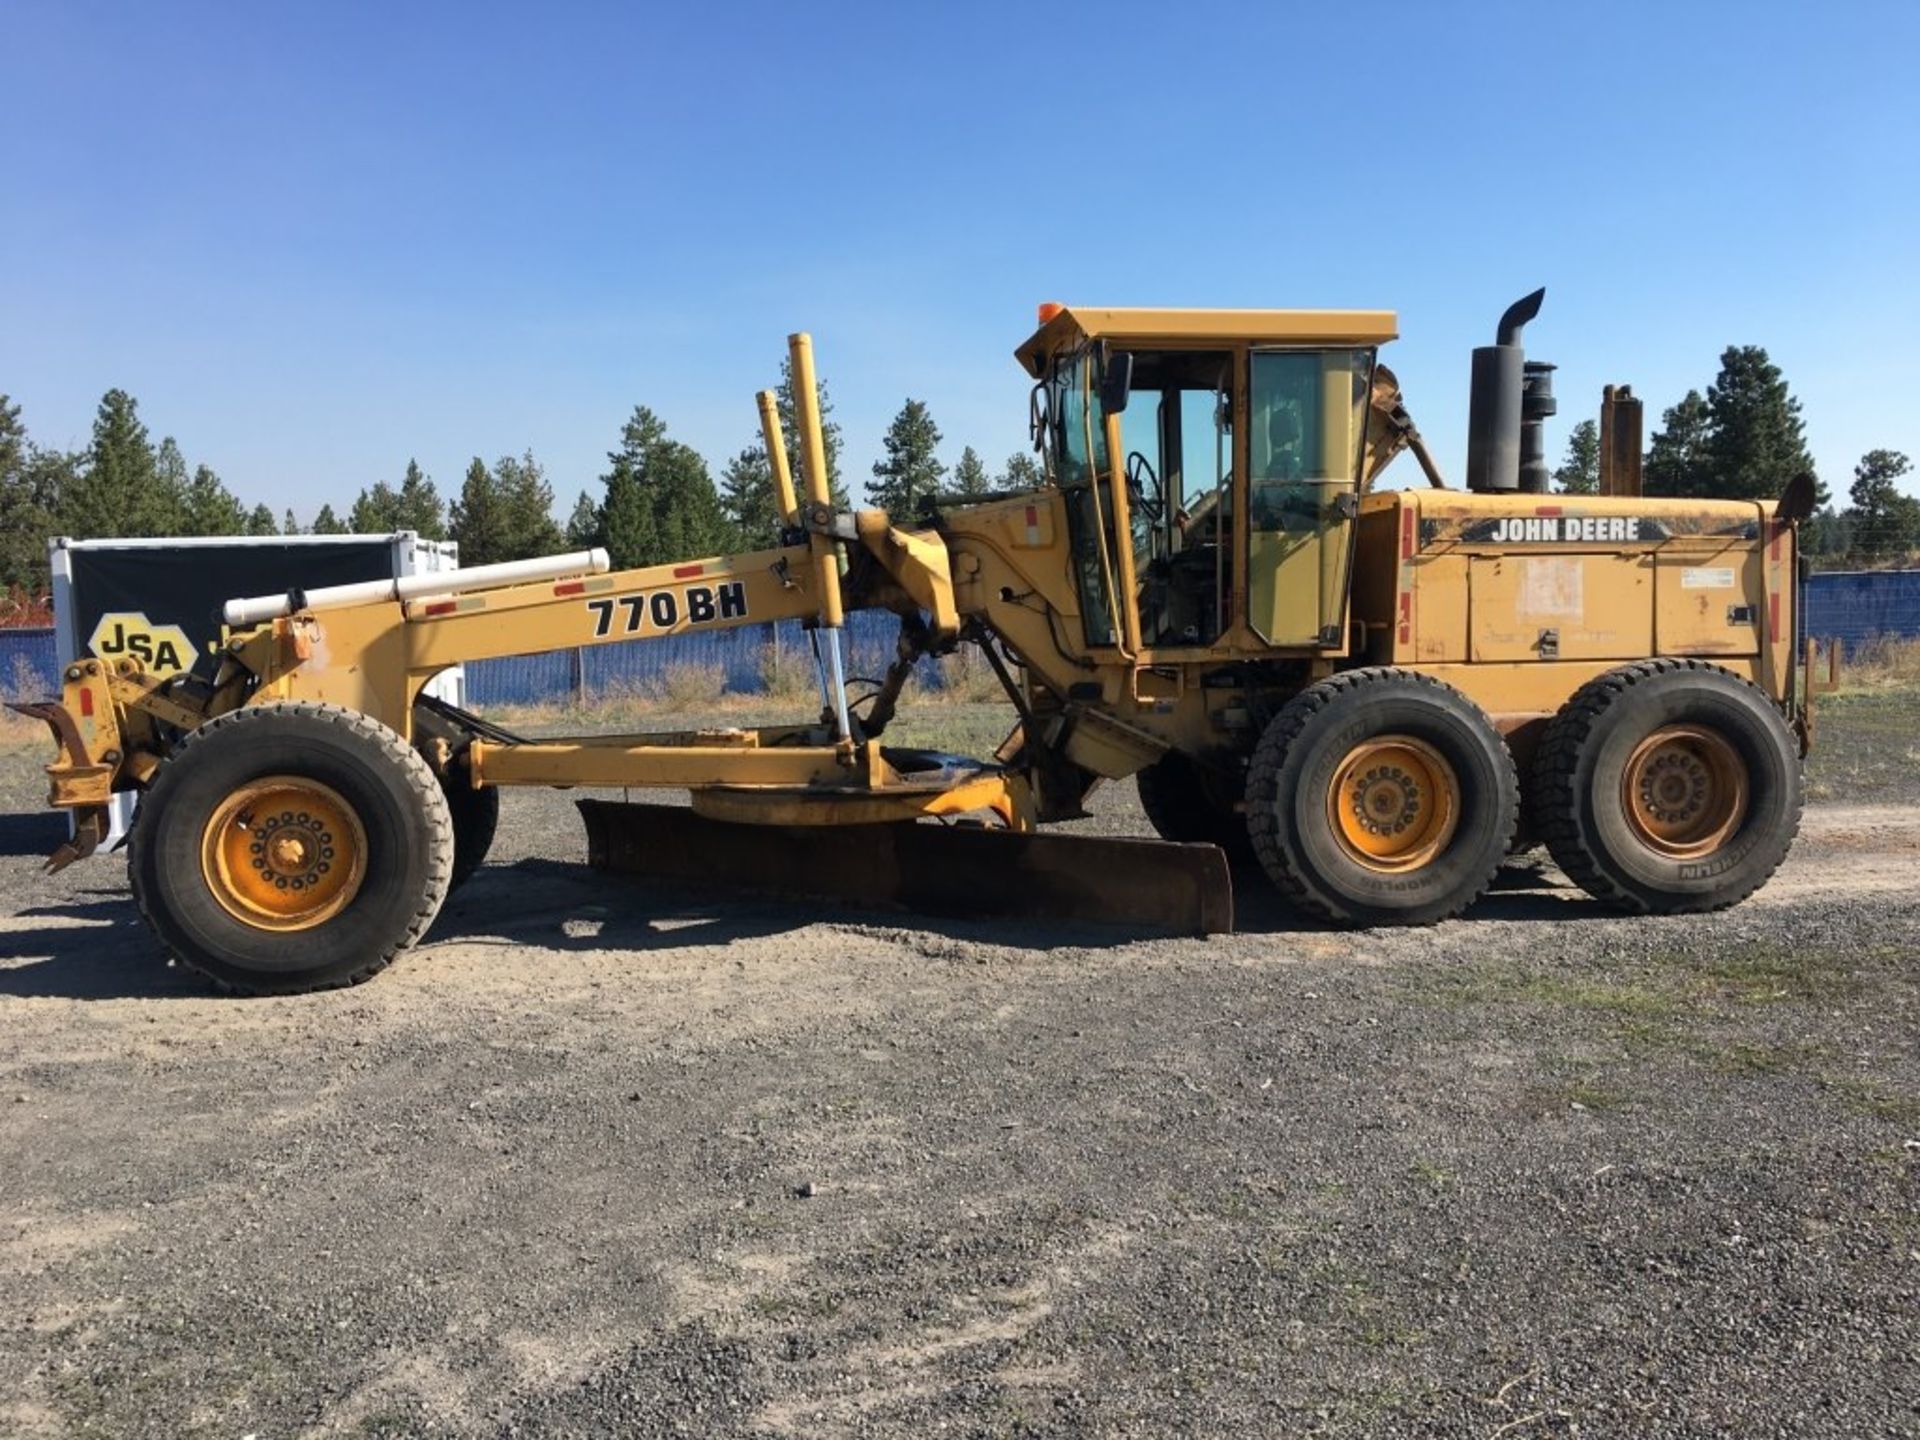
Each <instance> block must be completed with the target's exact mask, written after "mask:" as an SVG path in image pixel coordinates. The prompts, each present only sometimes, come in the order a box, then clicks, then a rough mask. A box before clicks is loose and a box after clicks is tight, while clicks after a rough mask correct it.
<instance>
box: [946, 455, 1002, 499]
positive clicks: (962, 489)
mask: <svg viewBox="0 0 1920 1440" xmlns="http://www.w3.org/2000/svg"><path fill="white" fill-rule="evenodd" d="M952 488H953V493H954V494H956V495H960V496H963V497H964V498H966V499H969V500H978V499H980V498H981V497H982V496H984V495H990V494H992V493H993V486H992V485H991V484H990V483H989V482H988V480H987V467H986V466H984V465H982V464H981V463H980V457H979V456H978V455H977V454H975V453H974V449H973V447H972V446H971V445H969V446H967V447H966V448H965V449H964V450H962V451H961V452H960V459H959V461H958V463H956V464H955V465H954V467H953V487H952Z"/></svg>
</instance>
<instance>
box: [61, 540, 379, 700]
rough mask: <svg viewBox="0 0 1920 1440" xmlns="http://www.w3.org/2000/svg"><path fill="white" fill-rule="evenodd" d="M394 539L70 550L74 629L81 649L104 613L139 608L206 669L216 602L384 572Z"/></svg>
mask: <svg viewBox="0 0 1920 1440" xmlns="http://www.w3.org/2000/svg"><path fill="white" fill-rule="evenodd" d="M395 543H396V542H395V541H394V540H393V539H391V538H390V537H387V536H371V535H370V536H367V537H366V538H364V539H354V540H340V541H329V542H327V543H326V544H321V545H316V544H311V543H307V544H302V543H298V542H291V541H274V540H235V541H234V542H233V543H232V544H218V545H143V546H139V547H127V548H124V549H123V548H120V547H117V546H116V547H103V548H97V549H96V548H91V547H89V548H87V549H75V550H70V551H68V552H67V553H68V556H69V560H70V563H71V565H72V575H73V594H72V600H71V602H70V604H71V608H72V610H73V623H74V630H73V634H74V635H75V636H76V637H77V639H78V641H79V645H80V648H81V649H82V650H85V649H86V646H87V640H88V637H89V636H91V635H92V634H93V628H94V626H95V625H97V624H98V623H99V622H100V617H101V616H102V615H111V614H115V613H118V612H121V611H140V612H142V613H144V614H145V615H146V617H147V619H148V620H150V621H151V622H153V624H155V625H168V624H172V625H178V626H179V627H180V628H181V629H183V630H185V631H186V632H187V635H188V637H189V638H190V639H192V641H193V642H194V649H195V651H196V652H197V654H198V656H199V659H198V661H197V663H196V665H195V668H196V669H197V670H199V672H200V673H201V674H203V675H204V674H207V673H208V672H209V669H210V665H209V662H208V658H207V647H208V646H209V645H211V644H216V643H218V641H219V639H220V625H221V619H220V609H221V607H222V606H223V605H225V604H226V602H227V601H229V600H232V599H236V598H238V597H240V596H243V595H272V594H276V593H278V592H281V591H284V590H289V589H295V588H298V589H301V590H314V589H318V588H319V587H320V586H322V585H347V584H351V583H353V582H356V581H360V580H386V579H390V578H392V576H393V573H394V546H395Z"/></svg>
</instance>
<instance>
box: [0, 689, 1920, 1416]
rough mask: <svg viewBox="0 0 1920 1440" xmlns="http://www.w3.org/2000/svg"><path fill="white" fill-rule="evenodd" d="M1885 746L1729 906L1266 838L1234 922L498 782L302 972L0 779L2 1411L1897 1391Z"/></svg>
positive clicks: (1897, 1001)
mask: <svg viewBox="0 0 1920 1440" xmlns="http://www.w3.org/2000/svg"><path fill="white" fill-rule="evenodd" d="M1908 705H1909V708H1908V709H1907V711H1906V714H1907V715H1908V716H1909V719H1908V721H1907V722H1906V723H1904V724H1899V725H1892V724H1889V725H1888V726H1887V727H1885V728H1886V729H1887V737H1886V738H1883V739H1880V740H1876V741H1875V742H1874V743H1875V744H1876V745H1879V746H1882V747H1883V748H1884V747H1885V746H1888V745H1892V746H1896V747H1897V746H1901V745H1904V746H1907V747H1911V745H1912V743H1913V742H1912V738H1911V735H1912V730H1911V723H1910V716H1911V714H1912V709H1911V708H1910V706H1911V702H1910V701H1909V702H1908ZM1862 713H1867V712H1862ZM1871 714H1872V716H1873V717H1875V724H1879V723H1880V722H1881V721H1882V720H1884V719H1885V718H1886V717H1885V716H1883V715H1881V714H1880V712H1879V711H1873V712H1871ZM943 723H948V724H949V725H951V724H952V723H954V722H951V721H948V722H943ZM1835 723H1836V724H1837V725H1838V726H1839V728H1840V733H1842V734H1843V735H1844V734H1845V733H1846V728H1845V727H1846V722H1845V720H1844V715H1842V718H1841V719H1840V720H1837V721H1836V722H1835ZM963 728H964V727H963ZM1871 728H1872V727H1871V726H1868V727H1864V729H1863V731H1862V733H1864V731H1865V729H1871ZM1880 753H1881V752H1880V751H1878V750H1876V751H1875V752H1874V756H1869V757H1867V758H1865V759H1862V758H1861V756H1859V755H1857V754H1856V755H1853V756H1851V758H1848V757H1845V756H1843V758H1848V764H1847V765H1846V766H1840V765H1838V764H1837V763H1836V764H1829V765H1828V768H1827V769H1826V770H1820V769H1816V772H1815V780H1816V783H1817V785H1818V786H1820V787H1821V789H1820V793H1822V794H1824V795H1826V796H1827V798H1826V799H1824V800H1823V801H1821V802H1820V803H1818V804H1816V805H1815V806H1814V807H1813V808H1811V809H1810V810H1809V812H1808V817H1807V824H1806V830H1805V835H1804V838H1803V840H1802V842H1801V843H1800V845H1799V846H1798V847H1797V848H1796V851H1795V853H1794V856H1793V858H1792V859H1791V860H1790V862H1789V864H1788V866H1787V868H1786V869H1785V870H1784V871H1783V872H1782V873H1781V875H1780V876H1779V877H1777V879H1776V881H1775V883H1774V884H1773V885H1772V886H1770V887H1769V888H1768V889H1767V890H1766V891H1764V892H1763V893H1762V894H1761V895H1760V896H1759V897H1757V898H1756V899H1755V900H1753V901H1751V902H1749V903H1748V904H1747V905H1744V906H1742V907H1740V908H1739V909H1737V910H1734V911H1732V912H1730V913H1727V914H1724V915H1719V916H1711V917H1705V918H1700V919H1690V920H1661V921H1635V920H1626V919H1621V918H1617V917H1613V916H1611V915H1609V914H1608V913H1606V912H1604V911H1602V910H1600V909H1598V908H1597V907H1596V906H1594V905H1593V904H1592V903H1591V902H1588V901H1586V900H1585V899H1583V898H1582V897H1581V896H1579V895H1578V893H1577V892H1574V891H1571V890H1570V889H1569V888H1568V887H1567V886H1566V885H1565V883H1564V881H1563V880H1562V879H1561V877H1559V876H1558V874H1557V872H1555V871H1553V870H1552V869H1551V868H1550V867H1547V866H1545V865H1544V864H1542V863H1539V862H1538V861H1532V862H1527V863H1522V864H1520V865H1517V866H1515V867H1514V868H1513V869H1511V870H1509V871H1508V872H1507V873H1506V874H1505V875H1504V876H1503V879H1502V883H1501V887H1500V891H1499V893H1498V894H1496V895H1494V896H1492V897H1490V898H1489V899H1488V900H1486V901H1485V902H1483V903H1482V904H1481V906H1479V907H1478V908H1477V910H1476V911H1475V913H1474V914H1473V916H1472V917H1471V918H1470V919H1469V920H1467V921H1462V922H1455V923H1450V924H1446V925H1442V926H1439V927H1437V928H1434V929H1432V930H1424V931H1415V932H1389V933H1376V934H1366V935H1349V934H1342V933H1336V932H1331V931H1326V930H1320V929H1315V928H1311V927H1303V926H1301V925H1300V924H1299V923H1298V922H1297V921H1296V920H1294V919H1293V918H1292V917H1290V916H1289V915H1288V914H1287V913H1286V912H1285V911H1283V910H1282V909H1280V908H1279V907H1278V906H1277V905H1275V904H1273V903H1272V902H1268V901H1263V900H1262V899H1261V898H1260V896H1259V893H1258V891H1259V885H1258V881H1257V879H1256V878H1254V877H1243V881H1242V884H1241V887H1240V888H1241V896H1242V904H1241V910H1242V918H1243V922H1244V924H1245V926H1246V928H1245V929H1244V930H1243V932H1242V933H1240V934H1237V935H1234V936H1230V937H1218V938H1215V939H1213V940H1210V941H1200V940H1177V941H1169V940H1152V941H1149V940H1138V939H1129V938H1126V937H1121V936H1115V935H1112V934H1108V933H1103V932H1100V931H1098V930H1095V929H1072V928H1067V927H1046V926H1032V925H1029V926H1022V927H1018V928H1002V927H995V926H991V925H982V924H962V923H946V922H937V923H929V922H925V921H920V920H910V919H906V918H903V917H898V916H875V915H871V914H861V913H858V912H853V911H827V912H822V911H821V910H819V909H818V908H817V907H815V908H813V909H803V908H796V907H792V906H786V905H777V904H771V903H767V902H754V901H746V902H740V901H735V902H731V903H724V904H723V903H720V902H717V901H712V900H698V899H695V900H689V899H688V898H687V897H685V896H682V895H674V894H669V893H663V892H662V891H661V890H659V889H657V888H655V887H649V886H646V885H643V884H638V883H635V882H631V881H614V882H606V881H603V880H601V879H599V878H598V877H594V876H592V875H590V874H589V873H588V872H586V871H584V870H583V869H582V868H580V867H579V865H578V863H577V858H578V857H579V855H580V854H581V851H582V844H581V840H580V837H579V834H578V828H577V822H576V820H575V818H574V816H573V815H572V812H571V806H570V804H569V803H568V799H567V797H564V796H560V795H549V794H527V795H509V796H508V797H507V804H506V815H505V824H504V827H503V835H502V840H501V843H500V845H499V847H498V848H497V849H496V852H495V863H493V864H490V865H489V866H488V867H486V868H485V869H484V870H482V871H481V873H480V874H479V875H478V876H477V877H476V878H475V879H474V880H473V882H472V883H471V884H470V885H469V886H468V887H467V888H466V889H465V890H463V891H462V892H460V893H459V894H458V895H457V896H456V897H455V898H454V900H453V901H452V902H450V904H449V905H448V907H447V910H446V911H445V912H444V914H443V915H442V918H441V920H440V922H439V923H438V925H437V926H436V927H435V929H434V931H433V933H432V935H431V937H430V943H429V944H428V945H426V946H425V947H424V948H423V949H421V950H419V951H417V952H416V953H414V954H412V955H410V956H408V957H406V958H405V959H404V960H403V961H402V962H401V963H400V964H399V965H398V966H396V967H395V968H394V969H393V970H391V971H389V972H388V973H387V974H385V975H383V976H381V977H379V978H378V979H377V980H376V981H374V982H373V983H372V984H369V985H366V986H363V987H360V988H358V989H355V990H352V991H346V992H334V993H331V994H326V995H317V996H309V997H302V998H298V999H291V1000H246V1001H241V1000H229V999H222V998H219V997H217V996H214V995H211V994H210V993H209V992H208V991H207V989H206V988H205V987H204V986H203V985H202V984H200V983H198V982H197V981H195V980H194V979H193V978H192V977H191V976H188V975H184V974H182V973H180V972H178V971H173V970H169V969H167V968H165V967H164V965H163V963H162V962H161V960H160V958H159V957H158V955H157V954H156V951H155V949H154V946H153V945H152V943H151V942H150V941H149V939H148V938H147V935H146V933H145V932H144V930H142V929H141V928H140V927H139V925H138V924H137V922H136V919H135V917H134V914H133V909H132V905H131V902H130V901H129V899H128V897H127V892H126V886H125V870H124V866H123V865H122V863H121V862H120V861H119V860H118V859H114V858H107V859H101V860H97V861H93V862H89V863H87V864H85V865H81V866H76V867H74V868H73V869H71V870H69V871H68V872H66V873H65V874H63V875H61V876H58V877H54V878H51V879H48V878H44V877H41V876H40V875H39V874H38V873H37V868H38V859H37V857H38V855H39V854H40V853H43V852H44V850H45V849H46V848H48V847H49V846H50V844H51V843H52V839H53V836H54V834H55V833H57V832H55V831H54V830H53V829H52V828H51V823H50V822H49V820H48V818H47V817H45V816H42V815H37V814H27V815H15V816H0V1297H4V1298H3V1299H0V1434H5V1435H22V1436H37V1435H67V1434H77V1435H104V1436H115V1437H121V1436H165V1437H175V1436H198V1435H206V1436H222V1437H233V1440H238V1437H241V1436H244V1435H255V1436H258V1437H259V1440H269V1437H283V1436H307V1435H312V1436H320V1435H329V1436H330V1435H341V1434H346V1435H353V1434H363V1435H414V1434H426V1435H480V1436H495V1435H521V1436H561V1435H578V1436H588V1435H608V1434H620V1435H655V1434H662V1435H666V1434H685V1435H718V1436H733V1435H742V1436H745V1435H752V1436H814V1435H884V1436H916V1437H917V1436H923V1435H928V1434H951V1435H957V1436H972V1435H978V1436H1002V1435H1006V1436H1018V1435H1046V1436H1054V1435H1058V1436H1121V1435H1125V1436H1132V1435H1160V1434H1173V1435H1208V1436H1253V1435H1327V1436H1383V1435H1385V1436H1394V1435H1423V1436H1424V1435H1447V1436H1452V1435H1460V1436H1479V1437H1487V1440H1493V1437H1498V1436H1512V1437H1525V1436H1540V1435H1586V1436H1641V1435H1646V1436H1694V1435H1703V1436H1704V1435H1715V1436H1739V1437H1759V1436H1776V1435H1777V1436H1835V1437H1842V1436H1844V1437H1867V1436H1892V1435H1914V1434H1920V1359H1916V1355H1917V1353H1920V1052H1917V1047H1916V1044H1915V1037H1916V1024H1917V1022H1920V1006H1916V966H1915V960H1916V954H1915V952H1916V948H1917V946H1916V924H1915V922H1916V918H1917V911H1920V907H1917V906H1916V902H1915V899H1914V895H1913V889H1912V883H1913V875H1914V873H1915V870H1916V867H1917V866H1920V820H1916V818H1915V811H1914V810H1913V809H1911V808H1910V805H1909V803H1908V802H1909V801H1910V800H1911V799H1912V798H1913V797H1912V796H1911V794H1910V793H1908V792H1906V791H1904V790H1902V789H1901V788H1899V787H1900V786H1901V785H1903V784H1904V785H1910V784H1911V783H1912V781H1911V776H1912V773H1913V771H1912V767H1910V766H1907V765H1904V764H1902V763H1900V761H1901V759H1902V756H1901V754H1900V753H1899V752H1898V750H1897V749H1896V750H1895V752H1894V753H1893V756H1892V759H1891V760H1884V759H1880V758H1875V757H1876V756H1879V755H1880ZM1906 753H1907V754H1909V755H1910V754H1911V750H1910V748H1909V749H1908V751H1907V752H1906ZM36 763H37V761H36V760H32V759H29V758H27V757H22V756H17V755H16V756H12V757H4V756H0V808H6V807H8V806H11V807H14V808H22V809H24V808H26V807H28V806H30V805H32V804H33V803H34V802H35V801H36V800H37V790H38V783H37V780H36V779H35V778H34V774H33V767H34V764H36ZM1095 823H1096V825H1097V827H1098V828H1101V829H1107V830H1112V831H1115V832H1126V831H1135V830H1139V829H1141V828H1142V826H1143V821H1142V819H1141V817H1140V815H1139V812H1138V809H1137V806H1136V805H1135V803H1134V800H1133V796H1132V791H1131V788H1130V787H1120V788H1118V789H1117V790H1115V791H1114V792H1112V793H1111V794H1109V795H1107V796H1104V797H1103V803H1102V805H1101V809H1100V816H1099V819H1098V821H1097V822H1095Z"/></svg>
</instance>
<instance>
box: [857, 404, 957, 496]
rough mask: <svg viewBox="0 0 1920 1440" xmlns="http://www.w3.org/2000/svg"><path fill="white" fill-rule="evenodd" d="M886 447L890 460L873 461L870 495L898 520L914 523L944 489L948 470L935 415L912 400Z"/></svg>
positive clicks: (888, 436) (892, 427) (893, 427)
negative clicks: (940, 454)
mask: <svg viewBox="0 0 1920 1440" xmlns="http://www.w3.org/2000/svg"><path fill="white" fill-rule="evenodd" d="M881 443H882V445H883V446H884V447H885V448H886V452H887V453H886V458H885V459H882V460H876V461H874V462H873V483H872V484H871V485H869V486H867V496H868V498H869V499H870V500H872V502H873V503H874V504H875V505H876V506H878V507H879V508H880V509H882V510H885V511H886V512H887V513H888V514H890V515H893V516H895V517H896V519H898V520H911V519H913V518H914V517H915V516H917V515H919V514H920V512H921V507H922V506H923V505H924V504H925V503H926V502H927V501H929V500H930V499H931V498H932V497H933V494H934V492H935V491H937V490H938V489H939V488H940V477H941V476H942V475H944V474H946V467H945V466H944V465H942V464H941V463H940V461H939V459H938V457H937V456H936V455H935V453H934V452H935V451H936V450H938V449H939V447H940V427H939V426H937V425H935V424H934V423H933V415H932V413H931V412H930V411H929V410H928V409H927V407H926V405H925V404H923V403H922V402H921V401H918V400H908V401H907V402H906V404H904V405H902V406H901V407H900V413H899V414H897V415H895V416H894V417H893V423H892V424H891V425H889V426H888V427H887V433H886V437H885V439H884V440H882V442H881Z"/></svg>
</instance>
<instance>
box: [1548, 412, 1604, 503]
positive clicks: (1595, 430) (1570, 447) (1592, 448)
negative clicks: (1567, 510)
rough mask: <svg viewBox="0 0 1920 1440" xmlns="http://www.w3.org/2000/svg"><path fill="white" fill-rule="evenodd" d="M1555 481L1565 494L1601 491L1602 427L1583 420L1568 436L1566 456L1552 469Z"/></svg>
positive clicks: (1587, 493)
mask: <svg viewBox="0 0 1920 1440" xmlns="http://www.w3.org/2000/svg"><path fill="white" fill-rule="evenodd" d="M1553 483H1554V485H1555V486H1556V487H1557V488H1558V489H1559V491H1560V493H1561V494H1563V495H1596V494H1598V493H1599V491H1600V427H1599V426H1598V425H1597V424H1595V423H1594V422H1593V421H1591V420H1582V421H1581V422H1580V423H1579V424H1578V425H1576V426H1574V427H1573V430H1572V432H1571V433H1570V434H1569V435H1568V436H1567V458H1566V459H1565V460H1564V461H1563V462H1562V463H1561V465H1560V468H1559V469H1558V470H1555V471H1554V472H1553Z"/></svg>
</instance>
